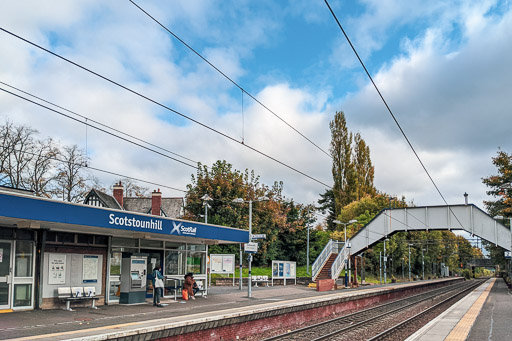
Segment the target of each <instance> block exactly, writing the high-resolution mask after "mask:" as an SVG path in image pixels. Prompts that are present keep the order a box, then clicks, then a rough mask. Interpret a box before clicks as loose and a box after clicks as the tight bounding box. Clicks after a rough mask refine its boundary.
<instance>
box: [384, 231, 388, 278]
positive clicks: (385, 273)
mask: <svg viewBox="0 0 512 341" xmlns="http://www.w3.org/2000/svg"><path fill="white" fill-rule="evenodd" d="M386 240H388V239H384V284H388V279H387V269H386V263H387V262H388V258H387V257H386Z"/></svg>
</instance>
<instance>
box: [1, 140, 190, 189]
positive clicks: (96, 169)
mask: <svg viewBox="0 0 512 341" xmlns="http://www.w3.org/2000/svg"><path fill="white" fill-rule="evenodd" d="M0 149H4V150H5V149H9V150H10V151H17V152H20V153H26V154H29V155H33V156H37V155H39V154H37V153H33V152H29V151H27V150H20V149H12V148H7V147H2V146H0ZM46 158H47V159H49V160H53V161H57V162H62V163H69V164H71V165H74V166H75V165H76V166H81V167H83V168H87V169H91V170H94V171H97V172H101V173H106V174H110V175H115V176H120V177H123V178H127V179H130V180H135V181H139V182H143V183H146V184H149V185H155V186H159V187H160V188H169V189H172V190H175V191H179V192H184V193H187V191H186V190H183V189H179V188H176V187H172V186H168V185H163V184H159V183H157V182H153V181H148V180H142V179H138V178H135V177H132V176H129V175H123V174H121V173H117V172H112V171H108V170H105V169H101V168H97V167H92V166H91V165H89V164H87V163H77V162H70V161H69V160H62V159H59V158H56V157H49V156H46Z"/></svg>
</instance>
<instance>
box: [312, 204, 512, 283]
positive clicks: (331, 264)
mask: <svg viewBox="0 0 512 341" xmlns="http://www.w3.org/2000/svg"><path fill="white" fill-rule="evenodd" d="M429 230H463V231H466V232H468V233H470V234H471V235H472V236H477V237H480V238H482V239H484V240H486V241H488V242H491V243H493V244H495V245H496V246H501V247H502V248H504V249H505V250H509V251H511V250H512V231H511V230H510V229H509V228H508V227H506V226H505V225H503V224H502V222H501V221H499V220H495V219H493V218H492V217H491V216H489V215H488V214H487V213H485V212H484V211H483V210H481V209H480V208H478V207H477V206H475V205H473V204H468V205H443V206H422V207H408V208H393V209H384V210H382V211H381V212H380V213H379V214H378V215H377V216H375V217H374V218H373V219H372V220H371V221H370V222H369V223H368V224H366V225H365V226H364V227H363V228H361V229H360V230H359V231H358V232H357V233H356V234H355V235H353V236H352V238H350V240H347V245H344V243H340V242H337V241H334V240H330V241H329V243H328V244H327V245H326V246H325V248H324V250H323V251H322V253H321V254H320V256H318V258H317V259H316V261H315V262H314V263H313V267H312V280H313V281H316V280H317V279H322V278H331V279H334V280H336V279H338V277H339V275H340V273H341V272H342V271H343V269H344V268H345V267H346V266H347V262H348V260H349V258H350V256H354V255H357V254H359V253H361V252H363V251H364V250H366V249H367V248H369V247H371V246H372V245H374V244H377V243H379V242H380V241H382V240H384V239H385V238H387V237H388V236H390V235H392V234H394V233H396V232H407V231H429Z"/></svg>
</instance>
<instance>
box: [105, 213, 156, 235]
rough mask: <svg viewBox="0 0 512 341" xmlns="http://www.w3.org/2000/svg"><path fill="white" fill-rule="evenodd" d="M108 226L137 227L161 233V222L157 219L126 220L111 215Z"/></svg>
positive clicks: (125, 218) (126, 218)
mask: <svg viewBox="0 0 512 341" xmlns="http://www.w3.org/2000/svg"><path fill="white" fill-rule="evenodd" d="M108 218H109V222H108V223H109V224H110V225H118V226H127V227H139V228H142V229H150V230H159V231H162V230H163V228H162V225H163V224H162V221H161V220H158V219H155V220H153V219H149V220H142V219H137V218H134V217H132V218H128V217H116V215H115V214H114V213H111V214H110V215H109V216H108Z"/></svg>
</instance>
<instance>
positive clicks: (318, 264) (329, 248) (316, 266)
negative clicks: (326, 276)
mask: <svg viewBox="0 0 512 341" xmlns="http://www.w3.org/2000/svg"><path fill="white" fill-rule="evenodd" d="M335 245H336V248H335V247H334V246H335ZM334 249H336V250H334ZM333 252H338V246H337V244H336V243H334V241H333V240H332V239H330V240H329V242H328V243H327V245H326V246H325V247H324V249H323V250H322V252H321V253H320V255H319V256H318V257H317V259H316V260H315V262H314V263H313V266H312V268H311V279H312V280H313V282H314V281H315V279H316V277H317V276H318V274H319V273H320V271H321V270H322V267H323V266H324V264H325V262H327V260H328V259H329V257H330V256H331V253H333Z"/></svg>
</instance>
